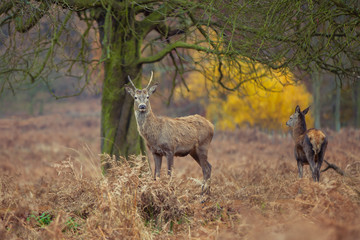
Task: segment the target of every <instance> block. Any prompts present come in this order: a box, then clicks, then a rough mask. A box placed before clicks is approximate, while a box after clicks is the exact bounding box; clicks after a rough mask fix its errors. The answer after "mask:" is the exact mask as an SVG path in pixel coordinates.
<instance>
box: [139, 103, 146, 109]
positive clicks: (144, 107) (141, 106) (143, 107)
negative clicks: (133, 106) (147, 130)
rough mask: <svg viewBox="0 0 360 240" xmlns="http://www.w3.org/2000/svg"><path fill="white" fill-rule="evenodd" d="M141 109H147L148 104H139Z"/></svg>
mask: <svg viewBox="0 0 360 240" xmlns="http://www.w3.org/2000/svg"><path fill="white" fill-rule="evenodd" d="M139 110H140V111H145V110H146V104H144V103H141V104H139Z"/></svg>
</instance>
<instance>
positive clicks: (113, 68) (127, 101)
mask: <svg viewBox="0 0 360 240" xmlns="http://www.w3.org/2000/svg"><path fill="white" fill-rule="evenodd" d="M106 18H107V16H106V13H104V14H102V16H101V17H99V18H98V19H97V22H98V24H99V31H100V41H101V43H102V47H103V55H104V56H103V57H104V58H106V60H105V62H104V68H105V79H104V82H103V87H102V88H103V91H102V101H101V106H102V110H101V152H102V153H108V154H110V155H115V156H116V157H117V158H118V157H120V156H124V157H127V156H129V155H131V154H140V153H143V154H144V153H145V145H144V142H143V140H142V138H141V137H140V135H139V134H138V131H137V125H136V119H135V115H134V113H133V112H134V111H133V103H134V102H133V99H132V97H131V96H130V95H129V94H127V93H126V92H125V90H124V86H125V85H126V84H127V83H128V78H127V77H128V75H130V77H131V78H132V79H133V81H134V83H135V85H137V86H140V85H141V84H140V83H141V69H142V64H139V63H138V62H139V61H138V60H139V59H140V47H141V42H140V41H139V40H138V39H137V38H136V36H135V33H132V32H131V31H130V30H129V29H128V28H123V27H121V24H117V23H116V21H114V20H113V19H112V18H111V17H109V18H110V19H106ZM127 30H129V31H127ZM106 169H107V166H104V170H105V171H106Z"/></svg>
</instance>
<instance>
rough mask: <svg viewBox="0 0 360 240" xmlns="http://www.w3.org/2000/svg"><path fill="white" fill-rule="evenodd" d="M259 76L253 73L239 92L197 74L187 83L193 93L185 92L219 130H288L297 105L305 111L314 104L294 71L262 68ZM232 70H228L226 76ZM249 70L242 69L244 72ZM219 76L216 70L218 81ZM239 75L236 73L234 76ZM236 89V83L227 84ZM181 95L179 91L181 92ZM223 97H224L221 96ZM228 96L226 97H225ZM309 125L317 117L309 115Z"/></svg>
mask: <svg viewBox="0 0 360 240" xmlns="http://www.w3.org/2000/svg"><path fill="white" fill-rule="evenodd" d="M257 69H258V71H257V72H256V73H251V72H250V70H249V73H248V75H247V78H248V79H255V78H254V77H252V76H251V75H254V74H256V75H257V76H258V77H257V78H256V81H254V80H253V81H244V83H242V85H241V87H240V90H239V91H232V92H230V91H227V92H224V90H223V89H222V88H221V86H219V85H218V84H217V83H215V84H213V83H211V82H210V83H209V81H207V80H206V79H205V77H204V75H203V74H201V73H199V72H194V73H192V74H190V75H189V77H188V79H187V82H188V87H189V89H190V91H189V92H186V91H182V95H183V97H185V98H187V99H188V100H190V101H198V102H199V103H200V104H201V105H203V107H204V108H205V109H206V115H207V116H206V117H207V118H208V119H209V120H211V121H212V122H213V123H215V125H216V128H217V129H221V130H231V129H235V128H236V127H244V126H249V127H258V128H261V129H264V130H265V129H266V130H269V131H280V130H283V131H286V130H288V127H287V126H286V125H285V123H286V121H287V120H288V119H289V116H290V115H291V114H292V113H293V112H294V110H295V107H296V105H297V104H298V105H300V107H301V108H302V109H304V108H306V107H307V106H309V105H310V103H311V101H312V97H311V94H310V93H309V92H308V91H307V89H306V87H305V86H304V85H302V84H296V83H295V82H294V80H293V75H292V74H291V73H290V72H287V73H285V74H284V73H283V72H275V71H271V72H270V71H268V70H265V69H264V68H262V67H261V65H259V66H258V67H257ZM226 71H229V68H224V70H223V73H224V74H226ZM244 71H246V68H242V72H244ZM217 74H218V73H217V71H213V75H214V76H215V77H214V79H216V78H217V77H218V76H216V75H217ZM234 76H236V74H234ZM224 84H227V86H229V87H233V86H234V85H235V84H236V81H235V80H233V82H230V81H227V82H225V83H224ZM177 95H178V96H179V90H178V92H177ZM220 96H221V97H220ZM224 96H225V97H224ZM306 120H307V125H308V126H312V125H313V118H312V116H311V115H310V114H308V116H307V119H306Z"/></svg>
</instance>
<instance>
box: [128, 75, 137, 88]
mask: <svg viewBox="0 0 360 240" xmlns="http://www.w3.org/2000/svg"><path fill="white" fill-rule="evenodd" d="M128 79H129V81H130V83H131V85H132V86H133V87H134V89H137V88H136V87H135V85H134V83H133V82H132V81H131V78H130V76H129V75H128Z"/></svg>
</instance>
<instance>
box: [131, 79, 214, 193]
mask: <svg viewBox="0 0 360 240" xmlns="http://www.w3.org/2000/svg"><path fill="white" fill-rule="evenodd" d="M152 78H153V73H152V72H151V78H150V81H149V83H148V85H147V87H146V88H144V89H138V88H136V87H135V85H134V84H133V82H132V81H131V79H130V77H129V81H130V83H131V85H132V86H133V88H131V87H128V86H126V87H125V89H126V91H127V92H128V93H129V94H130V95H131V96H132V97H133V98H134V100H135V101H134V111H135V117H136V122H137V126H138V131H139V133H140V135H141V136H142V137H143V138H144V139H145V141H146V144H147V146H148V148H149V150H150V151H151V152H152V154H153V157H154V162H155V173H154V178H155V179H156V177H160V169H161V163H162V157H163V156H165V157H166V159H167V167H168V174H169V175H171V169H172V167H173V162H174V156H180V157H183V156H186V155H188V154H190V155H191V156H192V157H193V158H194V159H195V161H196V162H197V163H198V164H199V165H200V167H201V168H202V172H203V177H204V184H203V186H202V193H207V192H208V191H209V183H208V180H209V179H210V176H211V165H210V163H209V162H208V160H207V158H208V157H207V155H208V148H209V146H210V142H211V140H212V138H213V135H214V126H213V124H212V123H211V122H209V121H208V120H207V119H205V118H203V117H201V116H199V115H191V116H187V117H179V118H168V117H158V116H156V115H155V114H154V113H153V112H152V110H151V106H150V101H149V97H150V96H151V95H152V94H153V93H154V92H155V90H156V87H157V86H158V84H157V83H155V84H154V85H153V86H151V87H150V84H151V81H152Z"/></svg>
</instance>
